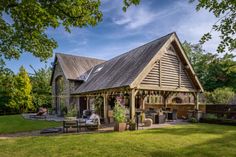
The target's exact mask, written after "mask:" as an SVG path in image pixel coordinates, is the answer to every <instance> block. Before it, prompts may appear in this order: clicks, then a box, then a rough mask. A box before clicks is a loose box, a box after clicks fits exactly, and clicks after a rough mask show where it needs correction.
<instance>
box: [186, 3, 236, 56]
mask: <svg viewBox="0 0 236 157" xmlns="http://www.w3.org/2000/svg"><path fill="white" fill-rule="evenodd" d="M194 1H195V0H190V2H194ZM202 8H203V9H206V10H208V11H209V12H211V13H213V15H214V16H215V17H216V18H218V21H216V23H215V24H214V25H213V26H212V30H211V31H210V32H208V33H206V34H204V35H203V37H202V38H201V40H200V43H201V44H203V43H205V42H206V41H208V40H210V39H211V38H212V35H211V34H212V31H216V32H219V33H220V35H219V37H220V39H221V41H220V44H219V45H218V48H217V52H219V53H221V52H224V51H225V50H226V48H227V49H228V51H231V52H232V51H234V50H235V49H236V38H235V34H236V2H235V0H220V1H218V0H198V4H197V6H196V10H197V11H199V10H200V9H202Z"/></svg>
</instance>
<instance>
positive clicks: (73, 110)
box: [66, 107, 77, 120]
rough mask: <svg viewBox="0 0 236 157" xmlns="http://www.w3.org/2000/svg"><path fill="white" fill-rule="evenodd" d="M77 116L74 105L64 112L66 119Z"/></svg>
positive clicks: (73, 118) (72, 118)
mask: <svg viewBox="0 0 236 157" xmlns="http://www.w3.org/2000/svg"><path fill="white" fill-rule="evenodd" d="M76 116H77V110H76V108H75V107H72V108H71V109H70V110H69V111H68V112H67V114H66V119H68V120H75V119H76Z"/></svg>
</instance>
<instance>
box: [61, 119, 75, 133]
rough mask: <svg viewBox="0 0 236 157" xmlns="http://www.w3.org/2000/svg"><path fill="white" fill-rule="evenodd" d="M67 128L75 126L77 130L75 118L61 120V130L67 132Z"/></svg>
mask: <svg viewBox="0 0 236 157" xmlns="http://www.w3.org/2000/svg"><path fill="white" fill-rule="evenodd" d="M69 128H76V131H77V132H79V125H78V121H77V120H65V121H63V132H65V131H66V132H68V129H69Z"/></svg>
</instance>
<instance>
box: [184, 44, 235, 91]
mask: <svg viewBox="0 0 236 157" xmlns="http://www.w3.org/2000/svg"><path fill="white" fill-rule="evenodd" d="M183 47H184V50H185V52H186V53H187V56H188V57H189V60H190V62H191V63H192V65H193V68H194V70H195V72H196V74H197V76H198V78H199V79H200V82H201V83H202V85H203V87H204V89H205V90H207V91H213V90H214V89H216V88H220V87H231V88H233V89H234V91H236V61H235V60H234V58H235V56H234V55H233V54H225V55H224V56H223V57H220V56H219V55H218V54H212V53H207V52H205V51H204V50H203V49H202V47H201V45H199V44H196V45H193V44H191V43H187V42H184V43H183Z"/></svg>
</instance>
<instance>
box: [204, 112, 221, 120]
mask: <svg viewBox="0 0 236 157" xmlns="http://www.w3.org/2000/svg"><path fill="white" fill-rule="evenodd" d="M204 118H205V119H218V118H217V116H216V115H215V114H210V113H208V114H206V116H205V117H204Z"/></svg>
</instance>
